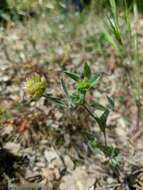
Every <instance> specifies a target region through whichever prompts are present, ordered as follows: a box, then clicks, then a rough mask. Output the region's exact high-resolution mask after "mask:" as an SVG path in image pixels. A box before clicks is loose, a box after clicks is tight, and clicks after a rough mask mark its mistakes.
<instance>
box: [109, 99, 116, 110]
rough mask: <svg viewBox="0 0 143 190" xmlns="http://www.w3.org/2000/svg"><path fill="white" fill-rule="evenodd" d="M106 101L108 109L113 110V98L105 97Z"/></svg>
mask: <svg viewBox="0 0 143 190" xmlns="http://www.w3.org/2000/svg"><path fill="white" fill-rule="evenodd" d="M107 99H108V103H109V108H110V109H112V110H114V108H115V103H114V100H113V98H112V97H109V96H107Z"/></svg>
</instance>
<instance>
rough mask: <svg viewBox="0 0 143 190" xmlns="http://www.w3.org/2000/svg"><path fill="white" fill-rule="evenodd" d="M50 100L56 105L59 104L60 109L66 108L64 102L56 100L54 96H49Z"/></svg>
mask: <svg viewBox="0 0 143 190" xmlns="http://www.w3.org/2000/svg"><path fill="white" fill-rule="evenodd" d="M48 99H49V100H50V101H52V102H54V103H56V104H58V105H59V106H60V107H64V102H63V101H62V100H61V99H60V98H56V97H53V96H49V97H48Z"/></svg>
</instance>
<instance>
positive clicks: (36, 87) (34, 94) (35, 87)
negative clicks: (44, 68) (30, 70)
mask: <svg viewBox="0 0 143 190" xmlns="http://www.w3.org/2000/svg"><path fill="white" fill-rule="evenodd" d="M46 87H47V81H46V79H45V77H43V76H40V75H39V74H34V75H33V76H32V77H31V78H29V79H27V81H26V83H25V88H26V93H27V94H28V95H29V96H30V97H31V98H34V99H35V98H36V99H37V98H40V97H41V96H42V95H43V93H44V91H45V90H46Z"/></svg>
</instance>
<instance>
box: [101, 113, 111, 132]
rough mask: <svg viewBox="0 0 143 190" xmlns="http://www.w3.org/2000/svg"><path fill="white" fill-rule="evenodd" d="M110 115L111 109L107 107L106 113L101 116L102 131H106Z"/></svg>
mask: <svg viewBox="0 0 143 190" xmlns="http://www.w3.org/2000/svg"><path fill="white" fill-rule="evenodd" d="M108 116H109V110H108V109H106V110H105V111H104V113H103V114H102V115H101V117H100V128H101V130H102V131H105V128H106V122H107V118H108Z"/></svg>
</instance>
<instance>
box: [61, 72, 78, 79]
mask: <svg viewBox="0 0 143 190" xmlns="http://www.w3.org/2000/svg"><path fill="white" fill-rule="evenodd" d="M64 73H65V74H66V75H67V76H68V77H70V78H71V79H73V80H74V81H79V79H80V77H79V76H78V75H77V74H75V73H71V72H68V71H64Z"/></svg>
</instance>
